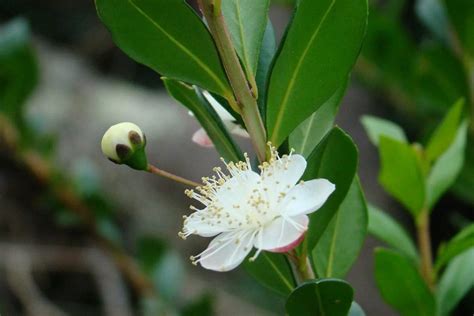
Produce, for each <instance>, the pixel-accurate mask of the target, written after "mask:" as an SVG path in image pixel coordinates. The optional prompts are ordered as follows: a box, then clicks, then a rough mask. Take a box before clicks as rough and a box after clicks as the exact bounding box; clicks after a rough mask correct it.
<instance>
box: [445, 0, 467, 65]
mask: <svg viewBox="0 0 474 316" xmlns="http://www.w3.org/2000/svg"><path fill="white" fill-rule="evenodd" d="M444 3H445V5H446V8H447V10H448V14H449V17H450V21H451V24H452V25H453V26H454V28H455V29H456V33H457V36H458V39H459V41H460V42H461V43H462V46H463V47H464V49H465V51H466V53H469V54H470V55H471V57H474V5H473V3H472V1H471V0H444Z"/></svg>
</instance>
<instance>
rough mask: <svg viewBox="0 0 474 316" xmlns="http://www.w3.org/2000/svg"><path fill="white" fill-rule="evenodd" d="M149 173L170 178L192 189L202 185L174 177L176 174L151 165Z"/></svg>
mask: <svg viewBox="0 0 474 316" xmlns="http://www.w3.org/2000/svg"><path fill="white" fill-rule="evenodd" d="M147 171H148V172H149V173H152V174H156V175H158V176H161V177H165V178H168V179H170V180H173V181H176V182H179V183H181V184H184V185H187V186H191V187H198V186H200V184H199V183H197V182H194V181H191V180H188V179H185V178H183V177H180V176H177V175H174V174H172V173H170V172H167V171H164V170H161V169H159V168H157V167H155V166H153V165H150V164H148V169H147Z"/></svg>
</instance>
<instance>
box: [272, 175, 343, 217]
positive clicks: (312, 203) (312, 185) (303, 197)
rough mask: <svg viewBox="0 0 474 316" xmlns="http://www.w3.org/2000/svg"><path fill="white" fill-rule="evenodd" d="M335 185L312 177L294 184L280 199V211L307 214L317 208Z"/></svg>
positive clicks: (288, 214) (289, 214)
mask: <svg viewBox="0 0 474 316" xmlns="http://www.w3.org/2000/svg"><path fill="white" fill-rule="evenodd" d="M335 189H336V186H335V185H334V184H333V183H331V182H329V181H328V180H326V179H314V180H310V181H307V182H302V183H299V184H298V185H296V186H295V187H294V188H293V189H291V191H290V192H288V194H287V195H286V197H285V199H284V200H283V201H282V203H281V204H280V205H281V212H282V214H284V215H286V216H295V215H300V214H309V213H312V212H314V211H316V210H318V209H319V208H320V207H321V206H323V204H324V203H325V202H326V200H327V199H328V198H329V196H330V195H331V194H332V193H333V192H334V190H335Z"/></svg>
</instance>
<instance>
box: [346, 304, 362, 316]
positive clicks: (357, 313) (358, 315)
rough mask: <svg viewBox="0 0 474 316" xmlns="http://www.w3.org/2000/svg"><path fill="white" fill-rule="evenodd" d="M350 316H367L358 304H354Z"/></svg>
mask: <svg viewBox="0 0 474 316" xmlns="http://www.w3.org/2000/svg"><path fill="white" fill-rule="evenodd" d="M348 316H365V312H364V310H363V309H362V307H360V305H359V304H357V303H356V302H352V305H351V309H350V310H349V314H348Z"/></svg>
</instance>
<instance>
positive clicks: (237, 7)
mask: <svg viewBox="0 0 474 316" xmlns="http://www.w3.org/2000/svg"><path fill="white" fill-rule="evenodd" d="M226 1H228V0H226ZM235 12H236V14H237V24H238V25H239V35H240V42H241V43H242V51H243V54H244V56H243V59H244V63H245V65H246V66H247V67H246V69H247V76H249V75H250V74H252V75H253V69H251V67H250V66H251V65H250V61H249V59H250V58H249V56H248V51H247V46H246V43H245V35H244V27H243V24H242V15H241V14H240V0H236V1H235Z"/></svg>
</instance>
